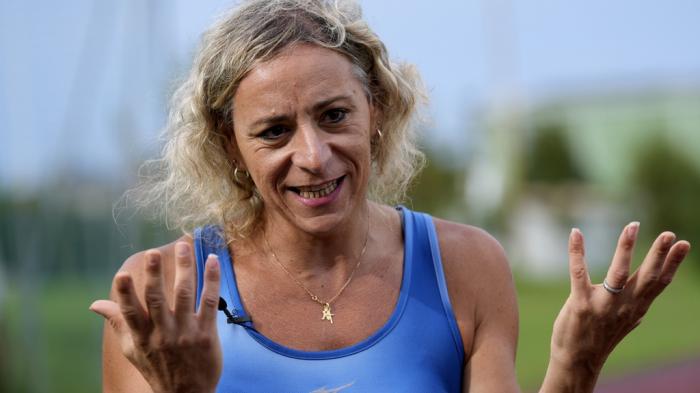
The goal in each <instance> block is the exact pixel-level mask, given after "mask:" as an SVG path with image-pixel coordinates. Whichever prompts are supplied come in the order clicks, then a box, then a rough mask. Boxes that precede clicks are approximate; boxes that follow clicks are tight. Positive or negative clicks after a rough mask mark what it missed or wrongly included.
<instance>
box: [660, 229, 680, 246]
mask: <svg viewBox="0 0 700 393" xmlns="http://www.w3.org/2000/svg"><path fill="white" fill-rule="evenodd" d="M661 240H662V242H663V244H664V246H670V245H671V243H673V241H674V240H676V235H675V234H674V233H672V232H668V233H666V234H664V237H663V238H662V239H661Z"/></svg>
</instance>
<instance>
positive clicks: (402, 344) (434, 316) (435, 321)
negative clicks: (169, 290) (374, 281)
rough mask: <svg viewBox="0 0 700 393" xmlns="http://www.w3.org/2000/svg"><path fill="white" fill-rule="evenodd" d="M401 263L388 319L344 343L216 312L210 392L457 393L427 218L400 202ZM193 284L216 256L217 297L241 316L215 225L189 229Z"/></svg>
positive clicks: (454, 356) (451, 320) (449, 322)
mask: <svg viewBox="0 0 700 393" xmlns="http://www.w3.org/2000/svg"><path fill="white" fill-rule="evenodd" d="M399 209H400V210H401V212H402V225H403V235H404V237H403V238H404V262H403V276H402V282H401V290H400V294H399V296H398V300H397V303H396V306H395V309H394V311H393V313H392V314H391V316H390V317H389V319H388V321H387V322H386V323H385V324H384V326H383V327H381V328H380V329H379V330H377V331H376V332H374V333H373V334H371V335H370V336H369V337H368V338H366V339H364V340H362V341H361V342H358V343H356V344H354V345H352V346H349V347H345V348H340V349H335V350H328V351H300V350H296V349H292V348H288V347H285V346H283V345H280V344H278V343H276V342H274V341H272V340H270V339H269V338H267V337H265V336H263V335H262V334H260V333H259V332H258V331H257V330H255V316H254V315H253V316H251V317H252V320H253V321H252V322H243V323H241V324H228V323H227V322H226V319H227V318H226V316H225V315H224V313H223V312H219V316H218V318H217V327H218V332H219V339H220V341H221V345H222V350H223V372H222V375H221V380H220V381H219V385H218V388H217V392H314V391H316V392H324V391H325V392H338V391H342V392H459V391H461V386H462V370H463V362H464V350H463V347H462V338H461V335H460V332H459V329H458V327H457V323H456V320H455V317H454V314H453V312H452V307H451V305H450V301H449V299H448V295H447V287H446V285H445V278H444V274H443V270H442V261H441V260H440V250H439V247H438V241H437V235H436V233H435V227H434V225H433V221H432V218H431V217H430V216H428V215H426V214H423V213H417V212H412V211H410V210H408V209H406V208H404V207H400V208H399ZM194 243H195V254H196V258H197V270H198V282H197V304H198V303H199V298H200V294H201V290H202V285H203V279H202V272H203V269H204V268H203V266H204V261H205V259H206V256H207V255H209V254H210V253H214V254H217V255H218V257H219V261H220V262H221V272H222V277H221V280H222V281H221V297H223V298H224V299H225V301H226V302H227V303H228V308H229V310H230V311H231V312H232V313H234V314H236V315H238V316H245V315H246V311H245V310H244V309H243V306H242V303H241V298H240V296H239V294H238V288H237V286H236V277H235V274H234V271H233V266H232V259H231V255H230V254H229V251H228V247H227V245H226V241H225V240H224V239H223V238H222V236H221V231H220V230H219V228H218V227H215V226H206V227H202V228H198V229H197V230H195V232H194Z"/></svg>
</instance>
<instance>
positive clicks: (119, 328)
mask: <svg viewBox="0 0 700 393" xmlns="http://www.w3.org/2000/svg"><path fill="white" fill-rule="evenodd" d="M90 311H92V312H94V313H95V314H97V315H100V316H102V317H103V318H104V319H105V320H106V321H107V322H109V324H110V325H111V326H112V328H113V329H114V331H115V332H116V333H117V335H119V336H122V335H124V334H126V333H127V330H126V329H127V327H126V325H125V321H124V318H122V313H121V312H120V311H119V304H117V303H116V302H113V301H111V300H95V301H94V302H92V304H91V305H90Z"/></svg>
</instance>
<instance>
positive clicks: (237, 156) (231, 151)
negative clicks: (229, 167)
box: [225, 129, 247, 171]
mask: <svg viewBox="0 0 700 393" xmlns="http://www.w3.org/2000/svg"><path fill="white" fill-rule="evenodd" d="M225 145H226V155H227V156H228V159H229V160H230V161H231V163H232V164H233V166H234V167H235V168H238V169H239V170H243V171H247V169H246V166H245V163H244V162H243V156H242V155H241V151H240V150H239V149H238V143H237V142H236V134H235V132H234V131H233V129H231V130H230V131H229V132H228V133H227V140H226V143H225Z"/></svg>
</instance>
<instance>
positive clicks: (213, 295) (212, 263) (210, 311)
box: [199, 254, 221, 330]
mask: <svg viewBox="0 0 700 393" xmlns="http://www.w3.org/2000/svg"><path fill="white" fill-rule="evenodd" d="M220 272H221V269H220V266H219V258H218V257H217V256H216V254H209V257H207V263H206V265H205V267H204V288H203V289H202V299H201V300H200V304H199V320H200V321H201V323H202V327H203V328H204V329H205V330H206V329H208V328H211V327H212V325H216V312H217V309H218V306H219V285H220V282H221V278H220V277H221V273H220Z"/></svg>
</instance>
